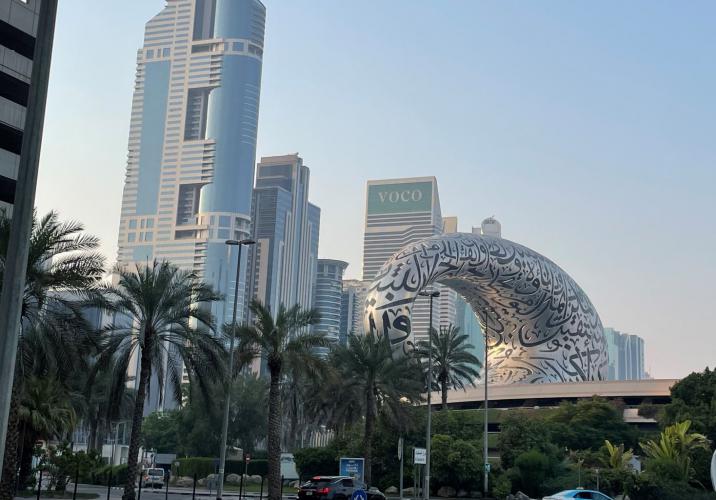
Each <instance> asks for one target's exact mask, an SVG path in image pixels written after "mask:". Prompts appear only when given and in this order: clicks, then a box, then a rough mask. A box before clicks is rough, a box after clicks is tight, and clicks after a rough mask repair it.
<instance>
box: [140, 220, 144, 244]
mask: <svg viewBox="0 0 716 500" xmlns="http://www.w3.org/2000/svg"><path fill="white" fill-rule="evenodd" d="M139 227H140V228H141V229H144V219H142V221H141V223H140V224H139ZM139 239H140V240H141V238H139Z"/></svg>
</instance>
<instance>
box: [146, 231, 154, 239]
mask: <svg viewBox="0 0 716 500" xmlns="http://www.w3.org/2000/svg"><path fill="white" fill-rule="evenodd" d="M153 239H154V233H153V232H152V231H147V232H146V233H144V241H152V240H153Z"/></svg>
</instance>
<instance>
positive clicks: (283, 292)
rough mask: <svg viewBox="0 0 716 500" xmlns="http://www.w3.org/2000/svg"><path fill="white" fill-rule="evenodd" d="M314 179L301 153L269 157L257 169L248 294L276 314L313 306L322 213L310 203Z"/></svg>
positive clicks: (263, 159) (262, 159) (262, 160)
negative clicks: (283, 306) (279, 309)
mask: <svg viewBox="0 0 716 500" xmlns="http://www.w3.org/2000/svg"><path fill="white" fill-rule="evenodd" d="M309 180H310V171H309V169H308V167H306V166H305V165H304V164H303V159H302V158H301V157H300V156H298V154H292V155H284V156H269V157H263V158H261V162H260V163H259V164H258V166H257V169H256V188H255V189H254V196H253V204H252V216H253V221H254V222H253V224H254V226H253V238H254V240H255V241H256V245H254V246H253V247H252V248H251V250H250V251H249V254H250V262H249V273H250V276H249V282H248V286H249V291H248V293H249V296H250V297H252V298H257V299H258V300H259V301H261V302H262V303H264V304H265V305H267V306H268V307H269V308H271V310H272V311H274V312H275V311H277V310H278V308H279V306H280V305H281V304H283V305H285V306H286V307H291V306H293V305H294V304H299V305H301V307H304V308H310V307H312V306H313V299H314V286H315V283H316V270H317V264H318V234H319V228H320V221H321V210H320V209H319V208H318V207H317V206H315V205H313V204H312V203H309V201H308V186H309Z"/></svg>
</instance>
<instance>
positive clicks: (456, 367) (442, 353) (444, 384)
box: [415, 324, 481, 410]
mask: <svg viewBox="0 0 716 500" xmlns="http://www.w3.org/2000/svg"><path fill="white" fill-rule="evenodd" d="M468 339H469V337H468V336H467V335H461V334H460V328H458V327H456V326H453V325H452V324H451V325H448V326H440V331H439V332H438V331H437V330H435V329H434V328H431V329H430V342H428V341H426V340H423V341H420V342H418V345H417V348H416V350H415V355H416V356H417V357H418V358H420V359H421V360H423V368H424V373H425V378H426V383H425V386H426V387H427V373H428V370H427V368H428V366H427V363H426V362H425V360H427V359H428V353H431V356H430V357H431V358H432V382H433V387H432V389H433V390H440V391H441V396H442V398H441V399H442V407H443V409H444V410H447V392H448V390H449V389H454V390H457V389H465V386H468V385H472V386H474V385H475V380H477V379H479V378H480V371H479V369H480V366H481V363H480V360H479V359H477V357H475V355H474V354H472V350H473V349H474V348H475V347H474V346H473V345H472V344H470V343H469V342H468Z"/></svg>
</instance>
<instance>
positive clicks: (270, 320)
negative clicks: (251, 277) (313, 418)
mask: <svg viewBox="0 0 716 500" xmlns="http://www.w3.org/2000/svg"><path fill="white" fill-rule="evenodd" d="M249 309H250V310H251V313H252V315H253V318H254V320H253V324H251V325H245V326H242V327H240V328H239V338H240V339H241V343H242V346H241V347H240V349H241V350H242V351H245V352H249V351H251V350H254V351H255V353H256V354H257V355H261V356H263V357H264V358H265V359H266V364H267V365H268V369H269V376H270V384H269V397H268V477H269V479H268V496H269V499H270V500H280V498H281V462H280V460H281V418H282V413H281V381H282V380H281V377H282V373H283V369H284V367H285V366H286V365H294V366H299V365H302V366H304V368H305V370H307V371H313V372H315V371H318V370H321V369H322V365H323V360H321V359H320V358H319V357H318V356H317V354H316V348H318V347H326V346H328V340H327V339H326V337H325V336H324V335H323V334H318V333H313V332H311V331H310V327H311V325H315V324H316V323H317V322H318V320H319V318H320V316H319V314H318V311H316V310H315V309H310V310H306V309H303V308H301V307H300V306H299V305H298V304H296V305H294V306H292V307H290V308H286V307H285V306H283V305H281V306H280V307H279V310H278V314H276V319H274V317H273V315H272V314H271V311H270V310H269V309H268V308H267V307H265V306H264V305H263V304H261V302H259V301H257V300H254V301H252V302H251V305H250V306H249Z"/></svg>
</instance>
